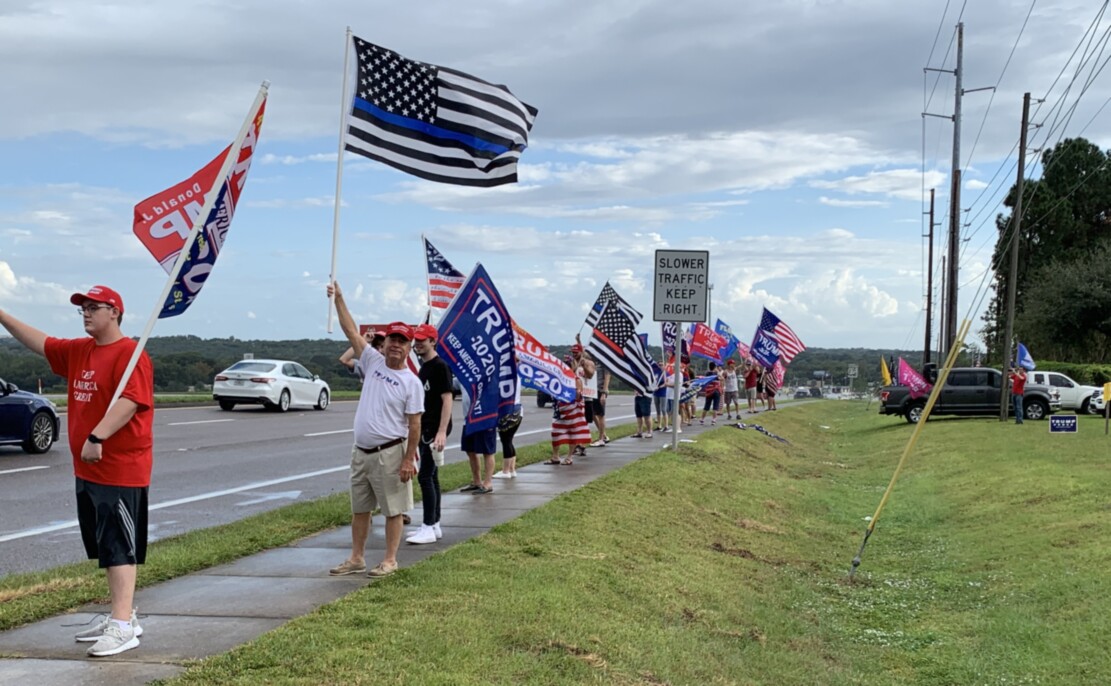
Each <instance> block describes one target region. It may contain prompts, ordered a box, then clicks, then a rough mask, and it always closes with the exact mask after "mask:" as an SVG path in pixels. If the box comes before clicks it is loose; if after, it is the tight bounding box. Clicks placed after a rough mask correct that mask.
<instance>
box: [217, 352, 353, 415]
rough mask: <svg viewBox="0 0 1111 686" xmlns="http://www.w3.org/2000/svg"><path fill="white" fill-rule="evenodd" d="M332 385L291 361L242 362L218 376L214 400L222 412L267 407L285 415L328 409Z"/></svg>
mask: <svg viewBox="0 0 1111 686" xmlns="http://www.w3.org/2000/svg"><path fill="white" fill-rule="evenodd" d="M331 397H332V391H331V389H330V388H328V384H327V383H326V382H324V381H323V380H321V378H320V377H319V376H317V375H316V374H313V373H312V372H310V371H309V370H307V369H305V368H304V367H303V366H301V365H300V364H297V363H296V362H291V361H289V360H242V361H240V362H236V363H235V364H233V365H232V366H230V367H228V368H227V369H225V370H224V371H222V372H220V373H219V374H217V375H216V380H215V382H214V383H213V384H212V398H213V399H214V400H216V401H217V402H218V403H220V409H221V410H231V409H233V408H234V407H235V406H236V405H240V404H243V405H265V406H266V407H267V408H268V409H271V410H276V411H278V412H285V411H286V410H288V409H289V408H290V407H313V408H315V409H317V410H323V409H325V408H327V407H328V402H329V400H330V399H331Z"/></svg>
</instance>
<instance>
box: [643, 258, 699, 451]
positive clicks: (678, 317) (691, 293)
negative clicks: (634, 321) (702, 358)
mask: <svg viewBox="0 0 1111 686" xmlns="http://www.w3.org/2000/svg"><path fill="white" fill-rule="evenodd" d="M654 264H655V268H654V269H655V273H654V276H653V283H654V287H653V298H652V320H653V321H657V322H675V329H676V330H677V331H678V330H679V323H680V322H687V323H690V322H703V321H706V319H707V315H708V313H709V288H710V252H709V251H708V250H657V251H656V258H655V262H654ZM681 350H682V340H681V339H679V340H676V341H675V351H676V354H675V360H674V362H672V371H673V373H674V374H675V388H674V390H673V394H674V396H675V406H674V407H673V408H672V412H671V422H672V423H671V449H672V450H677V449H678V448H679V429H680V414H679V402H680V400H681V399H682V397H683V386H682V381H683V361H682V357H681V355H680V354H679V351H681Z"/></svg>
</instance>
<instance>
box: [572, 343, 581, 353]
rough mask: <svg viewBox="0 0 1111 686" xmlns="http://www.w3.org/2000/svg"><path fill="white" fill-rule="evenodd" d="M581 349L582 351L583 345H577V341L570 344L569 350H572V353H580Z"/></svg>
mask: <svg viewBox="0 0 1111 686" xmlns="http://www.w3.org/2000/svg"><path fill="white" fill-rule="evenodd" d="M582 351H583V347H582V346H581V345H579V344H578V343H574V344H572V346H571V352H573V353H581V352H582Z"/></svg>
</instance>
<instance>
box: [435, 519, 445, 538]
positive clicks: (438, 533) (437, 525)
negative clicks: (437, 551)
mask: <svg viewBox="0 0 1111 686" xmlns="http://www.w3.org/2000/svg"><path fill="white" fill-rule="evenodd" d="M432 531H433V532H434V533H435V534H436V539H437V540H439V539H441V538H443V537H444V532H443V530H442V529H441V528H440V523H439V522H436V523H435V524H433V525H432Z"/></svg>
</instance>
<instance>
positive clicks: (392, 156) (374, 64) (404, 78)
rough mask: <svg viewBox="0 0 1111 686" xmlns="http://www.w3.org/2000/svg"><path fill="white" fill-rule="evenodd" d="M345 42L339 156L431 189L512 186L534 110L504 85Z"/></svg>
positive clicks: (355, 41) (358, 41) (378, 48)
mask: <svg viewBox="0 0 1111 686" xmlns="http://www.w3.org/2000/svg"><path fill="white" fill-rule="evenodd" d="M352 40H353V48H354V51H355V55H356V57H357V59H358V69H357V71H356V73H355V92H354V97H353V99H352V105H351V112H350V117H349V119H348V125H347V131H346V134H345V136H344V148H345V149H346V150H348V151H350V152H353V153H357V154H359V155H363V156H365V157H369V158H371V159H374V160H378V161H379V162H382V163H383V164H388V165H389V166H391V167H393V168H394V169H398V170H400V171H403V172H406V173H408V174H412V175H414V176H418V177H420V178H422V179H427V180H429V181H437V182H439V183H450V184H456V185H463V186H499V185H502V184H507V183H516V181H517V161H518V159H519V158H520V157H521V153H522V152H523V151H524V149H525V148H526V147H527V146H528V134H529V131H530V130H531V129H532V124H533V121H534V120H535V119H536V114H537V110H536V108H535V107H532V106H530V105H526V104H525V103H523V102H521V101H520V100H518V99H517V98H516V96H514V95H513V93H511V92H510V91H509V89H508V88H506V87H505V86H499V85H495V84H492V83H488V82H486V81H483V80H482V79H480V78H476V77H474V76H471V75H469V74H464V73H463V72H461V71H456V70H455V69H449V68H447V67H441V66H437V65H435V64H428V63H426V62H417V61H416V60H410V59H406V58H405V57H402V56H401V55H399V54H397V53H396V52H394V51H392V50H389V49H387V48H383V47H381V46H378V45H374V44H372V43H368V42H366V41H364V40H362V39H360V38H358V37H355V36H352Z"/></svg>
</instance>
